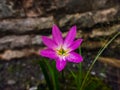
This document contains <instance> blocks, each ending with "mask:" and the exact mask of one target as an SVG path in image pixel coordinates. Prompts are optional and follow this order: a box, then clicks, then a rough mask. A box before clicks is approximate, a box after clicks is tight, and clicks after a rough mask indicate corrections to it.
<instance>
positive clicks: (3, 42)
mask: <svg viewBox="0 0 120 90" xmlns="http://www.w3.org/2000/svg"><path fill="white" fill-rule="evenodd" d="M53 24H57V25H58V26H59V27H60V29H61V30H62V32H63V36H65V35H66V33H67V32H68V30H69V28H70V27H71V26H73V25H77V38H83V39H84V41H83V43H82V56H83V57H84V62H83V63H84V65H83V67H84V69H85V70H87V69H88V67H89V66H90V64H91V62H92V60H93V59H94V57H95V56H96V55H97V52H98V51H99V49H100V48H101V47H103V46H104V45H105V43H106V42H107V41H109V40H110V38H112V37H113V36H114V35H115V34H116V33H117V32H119V31H120V0H0V90H36V89H35V88H36V87H37V85H40V86H41V87H43V88H44V87H45V85H44V82H45V81H44V76H43V74H42V72H41V70H40V67H39V65H38V62H39V60H40V59H41V57H40V56H39V50H40V49H42V48H44V45H43V43H42V41H41V35H48V36H51V30H52V29H51V28H52V25H53ZM71 68H74V64H73V65H71ZM91 75H93V76H98V77H100V78H102V79H103V81H104V82H105V83H106V84H107V85H109V86H110V87H111V88H112V90H120V36H118V37H117V38H116V39H115V40H114V41H113V42H112V43H111V44H110V45H109V46H108V47H107V49H105V51H104V52H103V53H102V55H101V56H100V57H99V59H98V61H97V62H96V64H95V66H94V68H93V69H92V71H91ZM41 90H42V89H41ZM43 90H44V89H43Z"/></svg>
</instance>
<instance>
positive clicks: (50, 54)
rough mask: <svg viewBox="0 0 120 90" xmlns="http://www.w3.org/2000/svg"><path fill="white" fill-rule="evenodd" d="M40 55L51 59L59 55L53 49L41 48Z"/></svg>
mask: <svg viewBox="0 0 120 90" xmlns="http://www.w3.org/2000/svg"><path fill="white" fill-rule="evenodd" d="M40 55H41V56H44V57H47V58H50V59H55V58H56V57H57V55H56V53H55V52H54V51H53V50H52V49H44V50H41V51H40Z"/></svg>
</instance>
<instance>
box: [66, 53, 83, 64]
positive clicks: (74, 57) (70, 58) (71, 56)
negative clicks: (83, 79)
mask: <svg viewBox="0 0 120 90" xmlns="http://www.w3.org/2000/svg"><path fill="white" fill-rule="evenodd" d="M66 59H67V60H68V61H69V62H74V63H80V62H82V61H83V58H82V56H81V55H79V54H78V53H76V52H70V53H69V56H67V57H66Z"/></svg>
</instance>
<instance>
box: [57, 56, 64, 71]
mask: <svg viewBox="0 0 120 90" xmlns="http://www.w3.org/2000/svg"><path fill="white" fill-rule="evenodd" d="M65 66H66V60H63V59H60V58H58V59H57V60H56V68H57V70H58V71H62V70H63V69H64V68H65Z"/></svg>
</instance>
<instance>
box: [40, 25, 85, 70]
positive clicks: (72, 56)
mask: <svg viewBox="0 0 120 90" xmlns="http://www.w3.org/2000/svg"><path fill="white" fill-rule="evenodd" d="M52 35H53V37H52V39H50V38H48V37H47V36H42V41H43V43H44V44H45V45H46V46H47V49H44V50H41V51H40V55H41V56H44V57H48V58H50V59H55V61H56V68H57V70H58V71H62V70H63V69H64V68H65V66H66V63H67V62H74V63H80V62H81V61H83V58H82V56H81V55H80V54H78V53H76V52H74V50H75V49H77V48H78V47H79V46H80V44H81V42H82V39H77V40H74V39H75V36H76V26H73V27H72V28H71V29H70V31H69V32H68V34H67V36H66V38H65V39H63V38H62V33H61V32H60V30H59V28H58V27H57V26H56V25H53V27H52Z"/></svg>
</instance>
